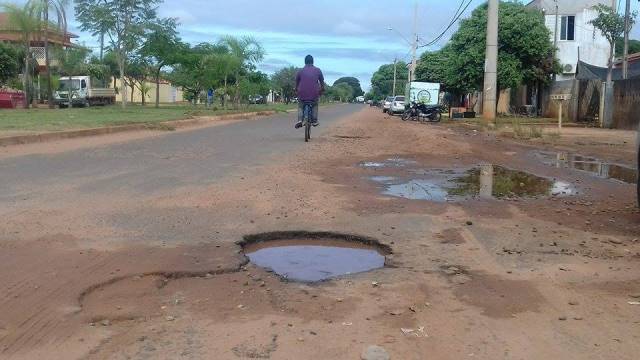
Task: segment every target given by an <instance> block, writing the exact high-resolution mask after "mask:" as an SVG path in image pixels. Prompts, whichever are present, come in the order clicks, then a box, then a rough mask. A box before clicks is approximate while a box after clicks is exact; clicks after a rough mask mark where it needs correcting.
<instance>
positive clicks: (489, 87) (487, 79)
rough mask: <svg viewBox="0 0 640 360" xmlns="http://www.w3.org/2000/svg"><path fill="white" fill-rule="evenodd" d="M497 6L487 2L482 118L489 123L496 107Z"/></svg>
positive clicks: (493, 116) (492, 118)
mask: <svg viewBox="0 0 640 360" xmlns="http://www.w3.org/2000/svg"><path fill="white" fill-rule="evenodd" d="M498 4H499V2H498V0H489V17H488V22H487V54H486V58H485V69H484V88H483V98H484V106H483V111H482V117H483V118H484V119H486V120H489V121H494V120H495V119H496V108H497V105H498V104H497V95H498Z"/></svg>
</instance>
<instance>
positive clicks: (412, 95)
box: [405, 81, 440, 106]
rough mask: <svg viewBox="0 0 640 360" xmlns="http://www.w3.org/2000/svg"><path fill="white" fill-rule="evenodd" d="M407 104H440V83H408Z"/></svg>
mask: <svg viewBox="0 0 640 360" xmlns="http://www.w3.org/2000/svg"><path fill="white" fill-rule="evenodd" d="M405 95H406V100H405V104H406V105H409V106H411V104H412V103H414V102H415V103H418V104H424V105H438V103H439V102H440V84H437V83H426V82H418V81H412V82H410V83H408V84H407V89H406V94H405Z"/></svg>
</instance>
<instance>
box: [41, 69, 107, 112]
mask: <svg viewBox="0 0 640 360" xmlns="http://www.w3.org/2000/svg"><path fill="white" fill-rule="evenodd" d="M91 80H92V79H91V77H90V76H65V77H62V78H60V86H59V87H58V90H57V91H56V92H55V94H54V99H55V102H56V105H58V106H60V107H68V106H69V105H71V106H84V107H89V106H92V105H111V104H113V103H115V102H116V91H115V89H112V88H102V87H94V85H98V84H99V82H98V81H95V83H93V82H92V81H91ZM69 98H71V101H69Z"/></svg>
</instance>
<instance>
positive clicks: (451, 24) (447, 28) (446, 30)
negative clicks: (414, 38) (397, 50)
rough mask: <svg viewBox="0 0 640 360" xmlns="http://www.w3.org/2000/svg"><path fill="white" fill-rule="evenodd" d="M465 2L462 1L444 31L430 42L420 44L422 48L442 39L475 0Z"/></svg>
mask: <svg viewBox="0 0 640 360" xmlns="http://www.w3.org/2000/svg"><path fill="white" fill-rule="evenodd" d="M464 2H465V0H462V1H461V2H460V6H459V7H458V10H457V11H456V13H455V14H454V15H453V19H452V20H451V22H450V23H449V25H448V26H447V27H446V28H445V29H444V31H442V33H440V35H438V36H437V37H436V38H435V39H433V40H432V41H430V42H429V43H427V44H425V45H421V46H419V47H420V48H423V47H428V46H431V45H433V44H435V43H437V42H438V41H440V40H441V39H442V38H443V37H444V36H445V35H446V34H447V32H448V31H449V30H450V29H451V28H452V27H453V25H455V24H456V23H457V22H458V20H460V18H461V17H462V15H464V13H465V11H467V9H468V8H469V6H470V5H471V3H472V2H473V0H469V1H468V2H467V4H466V5H464ZM463 6H464V8H462V7H463ZM460 9H462V11H460Z"/></svg>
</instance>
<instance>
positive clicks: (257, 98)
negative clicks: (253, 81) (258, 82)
mask: <svg viewBox="0 0 640 360" xmlns="http://www.w3.org/2000/svg"><path fill="white" fill-rule="evenodd" d="M249 103H251V104H266V103H267V102H266V99H265V97H264V96H262V95H254V96H251V97H249Z"/></svg>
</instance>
